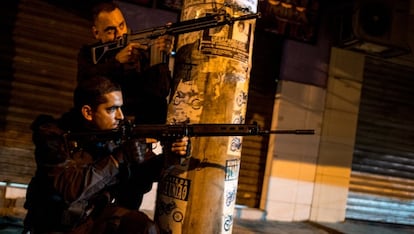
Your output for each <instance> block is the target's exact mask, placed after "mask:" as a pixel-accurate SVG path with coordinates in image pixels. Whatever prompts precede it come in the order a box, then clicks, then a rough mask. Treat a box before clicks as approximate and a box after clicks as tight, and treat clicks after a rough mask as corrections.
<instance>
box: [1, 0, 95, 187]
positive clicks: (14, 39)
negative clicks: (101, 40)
mask: <svg viewBox="0 0 414 234" xmlns="http://www.w3.org/2000/svg"><path fill="white" fill-rule="evenodd" d="M13 4H14V5H13ZM0 12H1V15H2V16H5V19H7V20H5V21H3V20H2V21H1V25H2V26H3V29H7V30H6V33H5V34H4V35H3V36H2V39H1V40H2V43H0V48H1V51H2V52H1V56H0V64H1V67H2V69H1V70H0V77H1V79H0V94H1V101H0V149H1V151H0V165H1V169H0V181H10V182H16V183H28V182H29V180H30V178H31V176H32V175H33V174H34V170H35V163H34V156H33V145H32V141H31V131H30V124H31V122H32V121H33V120H34V118H35V117H36V116H37V115H38V114H50V115H53V116H58V115H60V114H61V113H62V112H64V111H66V110H68V109H69V108H70V107H71V105H72V92H73V89H74V87H75V84H76V69H77V68H76V67H77V65H76V57H77V53H78V50H79V48H80V46H81V45H82V44H84V43H87V42H90V41H91V40H92V39H93V38H92V36H91V33H90V30H89V28H90V27H89V23H88V21H87V20H86V19H83V18H82V17H80V16H78V15H76V14H72V13H70V12H68V11H67V10H65V9H63V8H60V7H59V6H56V5H53V4H50V3H47V2H46V1H42V0H21V1H12V2H9V4H8V5H7V7H3V8H2V9H1V10H0ZM88 40H89V41H88Z"/></svg>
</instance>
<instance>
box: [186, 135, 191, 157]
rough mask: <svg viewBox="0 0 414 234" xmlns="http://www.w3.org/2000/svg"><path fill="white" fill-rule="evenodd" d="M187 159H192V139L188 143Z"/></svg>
mask: <svg viewBox="0 0 414 234" xmlns="http://www.w3.org/2000/svg"><path fill="white" fill-rule="evenodd" d="M185 157H186V158H190V157H191V140H190V138H188V143H187V149H186V153H185Z"/></svg>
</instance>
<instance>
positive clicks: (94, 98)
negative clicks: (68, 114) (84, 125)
mask: <svg viewBox="0 0 414 234" xmlns="http://www.w3.org/2000/svg"><path fill="white" fill-rule="evenodd" d="M114 91H122V90H121V86H120V85H119V84H118V83H115V82H113V81H112V80H111V79H109V78H107V77H104V76H95V77H92V78H90V79H85V80H82V81H79V83H78V86H77V87H76V88H75V92H74V93H73V104H74V108H75V109H77V110H80V109H81V108H82V106H84V105H89V106H91V108H93V109H95V108H96V107H98V105H100V104H102V103H105V102H106V101H107V100H106V98H105V96H104V95H105V94H108V93H111V92H114Z"/></svg>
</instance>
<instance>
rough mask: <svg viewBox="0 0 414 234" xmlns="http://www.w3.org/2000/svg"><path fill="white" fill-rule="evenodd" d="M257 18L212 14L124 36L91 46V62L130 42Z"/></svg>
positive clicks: (254, 15) (249, 15) (146, 41)
mask: <svg viewBox="0 0 414 234" xmlns="http://www.w3.org/2000/svg"><path fill="white" fill-rule="evenodd" d="M259 17H260V13H254V14H253V13H252V14H246V15H243V16H239V17H230V16H229V15H228V14H227V13H220V14H212V15H208V16H205V17H201V18H198V19H191V20H185V21H181V22H177V23H173V24H170V25H164V26H159V27H154V28H149V29H144V30H141V31H138V32H134V33H130V34H124V35H123V36H122V37H121V38H120V39H118V40H116V41H114V42H109V43H99V44H97V45H96V46H93V47H92V48H91V52H92V60H93V63H94V64H97V63H98V62H99V61H100V60H101V59H102V58H104V57H105V56H106V54H107V53H108V52H109V51H113V50H118V49H121V48H124V47H125V46H126V45H128V43H130V42H139V43H140V44H143V45H148V44H150V43H149V42H150V41H151V40H152V39H155V38H157V37H160V36H163V35H172V36H175V35H178V34H183V33H188V32H194V31H200V30H204V29H209V28H214V27H218V26H222V25H226V24H233V23H234V22H235V21H240V20H249V19H255V18H259Z"/></svg>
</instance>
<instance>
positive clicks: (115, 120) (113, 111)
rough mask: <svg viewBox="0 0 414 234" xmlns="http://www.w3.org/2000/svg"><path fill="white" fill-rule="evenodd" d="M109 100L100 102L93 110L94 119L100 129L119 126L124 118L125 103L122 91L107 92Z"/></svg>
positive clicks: (110, 128)
mask: <svg viewBox="0 0 414 234" xmlns="http://www.w3.org/2000/svg"><path fill="white" fill-rule="evenodd" d="M105 97H106V100H107V102H105V103H102V104H100V105H99V106H98V107H97V108H96V110H94V111H92V121H93V123H94V124H95V125H96V127H97V128H98V129H99V130H112V129H115V128H118V127H119V123H120V121H121V120H123V119H124V114H123V113H122V110H121V107H122V105H123V99H122V92H120V91H114V92H111V93H107V94H105Z"/></svg>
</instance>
